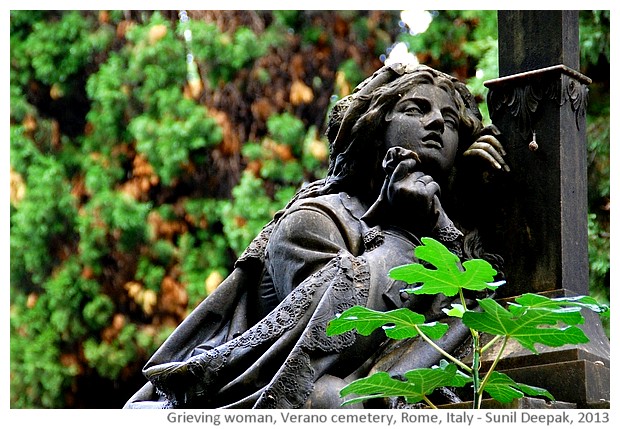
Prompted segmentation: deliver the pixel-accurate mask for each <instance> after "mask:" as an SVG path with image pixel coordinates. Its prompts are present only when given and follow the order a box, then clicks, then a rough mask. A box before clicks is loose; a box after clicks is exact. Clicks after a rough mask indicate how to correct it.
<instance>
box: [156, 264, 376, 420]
mask: <svg viewBox="0 0 620 429" xmlns="http://www.w3.org/2000/svg"><path fill="white" fill-rule="evenodd" d="M369 279H370V273H369V271H368V268H367V266H366V264H365V261H364V260H363V259H361V258H354V257H353V256H351V255H349V254H345V253H342V254H341V255H339V256H338V257H336V258H334V259H332V261H330V262H329V263H328V264H327V265H326V266H325V267H324V268H322V269H321V270H319V271H318V272H316V273H315V274H314V275H312V276H311V277H309V278H308V280H306V281H304V282H303V283H302V284H300V285H299V286H298V287H297V288H296V289H295V290H293V291H292V292H291V293H290V294H289V295H288V296H287V297H286V298H285V299H284V300H283V301H282V302H281V303H280V304H279V305H278V306H277V307H276V308H275V309H274V310H273V311H272V312H271V313H269V314H268V315H267V316H266V317H265V318H264V319H262V320H261V321H260V322H258V323H257V324H256V325H254V326H252V327H251V328H250V329H248V330H247V331H245V332H244V333H243V334H241V335H240V336H238V337H236V338H234V339H232V340H230V341H228V342H226V343H224V344H221V345H220V346H217V347H215V348H213V349H210V350H207V351H205V352H203V353H201V354H199V355H196V356H193V357H192V358H190V359H189V360H188V361H187V362H185V363H171V364H170V369H169V370H165V371H162V372H161V373H159V374H158V375H156V376H154V377H152V378H150V381H151V382H152V383H153V385H154V386H155V387H156V388H157V390H158V392H160V393H161V394H162V395H163V396H164V397H165V398H166V399H167V400H168V401H169V403H170V404H171V406H172V407H178V406H183V405H185V404H187V403H188V402H194V401H196V400H199V401H208V400H209V399H208V392H211V393H213V392H215V391H217V390H218V389H219V388H220V387H221V386H220V384H221V381H220V380H219V374H220V372H221V371H222V369H224V368H225V367H226V365H227V364H228V362H229V360H228V359H229V357H230V355H231V353H232V352H233V351H234V350H236V351H239V349H248V348H255V347H258V346H262V345H270V344H272V343H274V342H275V341H276V340H277V339H279V338H280V337H282V336H283V335H285V334H286V333H287V332H288V331H290V330H291V329H293V328H294V327H295V326H296V325H298V324H299V323H303V318H304V316H305V315H306V313H307V312H308V310H310V309H311V307H313V300H314V299H315V293H316V291H317V290H319V289H321V288H324V287H325V285H326V284H328V286H327V288H326V290H325V292H324V293H323V295H322V296H321V298H320V301H319V303H318V304H317V305H316V309H315V310H314V312H313V314H312V315H311V316H310V317H309V322H308V325H307V327H306V329H305V330H304V331H303V334H302V335H301V338H300V339H299V340H298V341H297V344H296V345H295V347H294V350H293V352H291V354H290V355H289V356H288V358H287V359H286V361H285V363H284V364H283V366H282V368H281V369H280V370H279V372H278V374H277V375H276V377H275V378H274V379H273V380H272V381H271V383H270V385H269V386H268V388H267V389H266V390H265V392H263V394H262V395H261V398H260V399H259V401H258V402H257V406H259V407H260V408H263V407H264V406H268V405H269V403H270V400H268V399H266V398H267V396H266V395H271V396H272V397H273V398H277V401H276V404H278V407H280V408H298V407H301V406H303V403H304V402H305V400H306V399H307V398H308V397H309V395H310V393H311V392H312V388H313V383H314V369H313V368H312V364H311V361H310V359H309V358H308V359H306V358H305V355H307V354H308V352H312V351H314V350H316V349H319V350H321V351H324V352H338V351H340V350H343V349H344V348H346V347H348V346H349V345H351V344H352V343H353V342H354V341H355V336H354V334H352V333H349V334H345V335H341V336H335V337H328V336H327V335H326V333H325V330H326V328H327V323H328V322H329V321H330V320H331V319H333V318H335V317H336V314H338V313H340V312H342V311H344V310H345V309H347V308H349V307H352V306H353V305H356V304H364V303H365V302H366V299H367V296H368V284H369ZM175 372H176V375H175ZM189 374H191V375H189ZM187 381H188V382H187ZM185 386H187V387H185ZM289 386H292V387H289ZM291 389H292V390H291ZM177 390H178V392H177ZM187 392H191V393H190V394H189V395H188V394H187ZM177 393H178V394H177ZM303 398H305V399H303ZM263 400H265V401H266V402H264V403H263V402H262V401H263Z"/></svg>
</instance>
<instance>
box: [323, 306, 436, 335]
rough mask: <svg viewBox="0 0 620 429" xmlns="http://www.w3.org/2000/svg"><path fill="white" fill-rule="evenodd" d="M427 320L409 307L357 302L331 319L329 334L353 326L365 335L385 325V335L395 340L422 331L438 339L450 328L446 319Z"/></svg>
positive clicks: (339, 332)
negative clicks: (375, 306)
mask: <svg viewBox="0 0 620 429" xmlns="http://www.w3.org/2000/svg"><path fill="white" fill-rule="evenodd" d="M424 321H425V319H424V316H423V315H421V314H418V313H415V312H413V311H411V310H409V309H406V308H399V309H397V310H391V311H387V312H381V311H375V310H372V309H370V308H366V307H362V306H359V305H356V306H354V307H351V308H349V309H347V310H345V311H344V312H342V314H341V315H340V316H339V317H338V318H337V319H334V320H333V321H331V322H330V323H329V325H328V327H327V335H338V334H342V333H345V332H348V331H351V330H353V329H355V330H356V331H357V332H358V333H360V334H361V335H370V334H371V333H372V332H373V331H375V330H376V329H378V328H383V330H384V332H385V335H386V336H387V337H388V338H393V339H395V340H402V339H405V338H413V337H416V336H418V334H422V335H426V336H428V337H429V338H433V339H438V338H441V337H443V335H444V334H445V333H446V332H447V331H448V325H446V324H445V323H437V322H430V323H424Z"/></svg>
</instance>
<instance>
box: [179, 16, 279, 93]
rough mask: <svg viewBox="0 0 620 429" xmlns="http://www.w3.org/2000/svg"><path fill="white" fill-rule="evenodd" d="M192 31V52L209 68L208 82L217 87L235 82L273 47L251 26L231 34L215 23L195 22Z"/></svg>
mask: <svg viewBox="0 0 620 429" xmlns="http://www.w3.org/2000/svg"><path fill="white" fill-rule="evenodd" d="M189 29H190V30H191V32H192V51H193V53H194V55H195V57H196V60H197V61H198V62H200V63H203V64H205V65H206V68H207V69H206V75H207V79H208V81H209V83H210V85H211V87H213V88H217V87H218V86H219V85H220V84H224V83H226V82H229V81H230V80H232V79H233V78H234V77H235V74H236V73H237V72H238V71H239V70H241V69H242V68H244V67H248V66H249V65H250V64H251V63H252V62H253V61H254V60H255V59H256V58H258V57H261V56H262V55H264V54H265V52H266V51H267V49H268V47H269V46H270V40H269V38H268V37H262V36H260V35H256V34H255V33H254V32H253V31H252V30H250V29H249V28H247V27H239V28H237V30H236V31H235V32H234V33H233V34H229V33H223V32H221V31H220V30H219V29H218V27H217V25H216V24H215V23H206V22H202V21H192V22H191V23H190V25H189ZM181 30H183V28H181Z"/></svg>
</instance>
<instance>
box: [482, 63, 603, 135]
mask: <svg viewBox="0 0 620 429" xmlns="http://www.w3.org/2000/svg"><path fill="white" fill-rule="evenodd" d="M558 75H559V77H560V78H558ZM590 83H591V79H590V78H588V77H587V76H584V75H583V74H581V73H579V72H577V71H575V70H573V69H571V68H569V67H567V66H565V65H557V66H552V67H546V68H543V69H539V70H534V71H530V72H524V73H519V74H514V75H511V76H508V77H503V78H499V79H493V80H489V81H488V82H485V85H486V86H487V87H488V88H489V95H488V99H487V100H488V107H489V114H490V116H491V119H492V120H495V118H496V116H497V115H498V114H499V113H500V112H502V111H506V112H508V113H509V114H510V115H512V116H513V117H514V118H515V119H516V120H517V125H518V130H519V133H520V134H521V136H522V137H523V138H524V139H526V138H528V137H530V136H532V135H533V134H534V133H535V131H536V130H534V129H532V123H533V122H535V121H534V118H535V116H536V113H537V110H538V106H539V104H540V102H541V101H542V100H544V99H548V100H555V101H556V102H557V103H558V105H560V106H562V105H564V103H566V102H569V103H570V105H571V108H572V110H573V112H574V113H575V122H576V124H577V128H578V129H579V128H580V122H581V120H580V119H582V118H584V117H585V115H586V108H587V105H588V85H589V84H590Z"/></svg>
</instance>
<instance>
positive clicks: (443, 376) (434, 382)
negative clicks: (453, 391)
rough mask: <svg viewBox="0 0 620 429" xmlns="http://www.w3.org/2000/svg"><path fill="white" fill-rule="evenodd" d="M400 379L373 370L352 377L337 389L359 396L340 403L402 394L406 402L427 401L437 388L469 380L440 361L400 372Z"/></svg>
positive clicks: (342, 393) (455, 385)
mask: <svg viewBox="0 0 620 429" xmlns="http://www.w3.org/2000/svg"><path fill="white" fill-rule="evenodd" d="M403 378H404V379H405V380H404V381H400V380H396V379H394V378H392V377H390V375H389V374H388V373H386V372H377V373H375V374H373V375H371V376H369V377H366V378H363V379H359V380H356V381H354V382H352V383H351V384H349V385H348V386H346V387H345V388H344V389H342V390H341V392H340V394H341V395H342V396H346V395H350V394H357V395H362V396H359V397H357V398H354V399H351V400H348V401H346V402H344V403H343V405H345V404H352V403H357V402H363V401H366V400H368V399H374V398H384V397H390V396H403V397H404V398H405V400H406V401H407V402H409V403H416V402H421V401H428V395H429V394H431V393H432V392H433V391H434V390H435V389H437V388H439V387H448V386H449V387H463V386H464V385H465V384H466V383H467V382H468V381H469V379H470V377H468V376H466V375H465V374H463V373H462V372H460V371H457V367H456V365H454V364H448V363H447V362H446V361H442V362H441V365H440V366H435V367H433V368H420V369H414V370H411V371H407V372H406V373H405V374H403Z"/></svg>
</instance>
